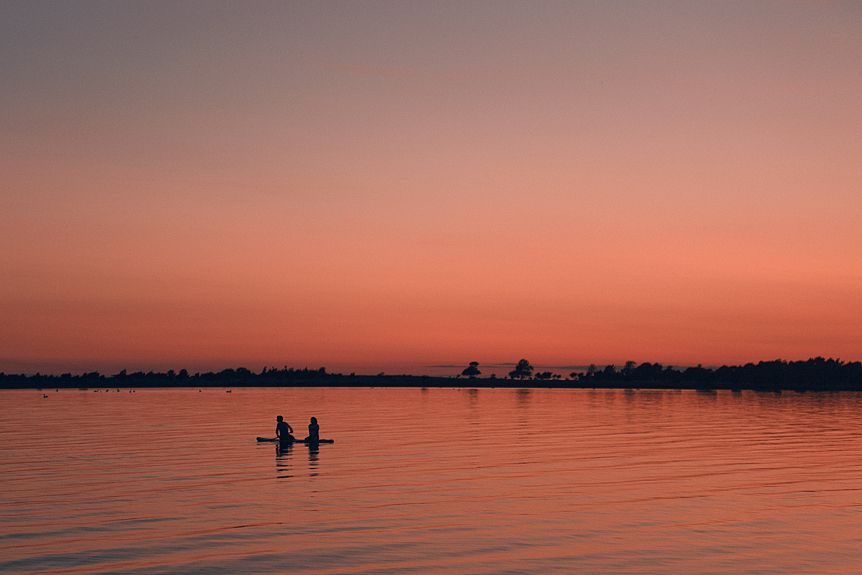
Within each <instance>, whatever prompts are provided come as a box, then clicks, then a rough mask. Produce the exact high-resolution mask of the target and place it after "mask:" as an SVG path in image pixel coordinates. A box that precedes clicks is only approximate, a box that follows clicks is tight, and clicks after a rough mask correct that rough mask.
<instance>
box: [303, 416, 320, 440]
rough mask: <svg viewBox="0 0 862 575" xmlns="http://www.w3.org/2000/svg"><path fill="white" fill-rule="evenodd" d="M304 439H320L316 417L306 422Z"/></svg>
mask: <svg viewBox="0 0 862 575" xmlns="http://www.w3.org/2000/svg"><path fill="white" fill-rule="evenodd" d="M305 440H306V441H313V442H317V441H320V426H319V425H317V418H316V417H312V418H311V423H309V424H308V437H306V438H305Z"/></svg>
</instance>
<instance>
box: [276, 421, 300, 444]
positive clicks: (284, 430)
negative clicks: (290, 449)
mask: <svg viewBox="0 0 862 575" xmlns="http://www.w3.org/2000/svg"><path fill="white" fill-rule="evenodd" d="M275 420H276V421H277V422H278V425H276V426H275V436H276V437H277V438H278V439H279V440H280V441H294V440H295V439H296V438H295V437H294V436H292V435H291V433H293V428H292V427H291V426H290V424H288V423H287V422H286V421H285V420H284V418H283V417H282V416H280V415H279V416H278V417H276V418H275Z"/></svg>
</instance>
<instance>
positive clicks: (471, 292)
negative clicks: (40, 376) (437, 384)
mask: <svg viewBox="0 0 862 575" xmlns="http://www.w3.org/2000/svg"><path fill="white" fill-rule="evenodd" d="M0 55H2V56H0V74H2V77H3V78H4V81H3V82H2V84H0V247H2V250H0V304H2V305H0V371H5V372H7V373H19V372H35V371H41V372H42V373H46V372H48V373H60V372H62V371H68V370H71V371H92V370H100V371H103V372H108V373H112V372H113V371H112V370H119V369H121V368H123V367H127V368H128V369H130V370H137V369H145V370H149V369H168V368H174V369H179V368H181V367H187V368H190V369H191V370H193V371H197V370H210V369H222V368H224V367H236V366H238V365H245V366H247V367H249V368H252V369H254V370H255V371H258V370H259V369H260V368H262V367H263V366H273V365H275V366H282V365H288V366H296V367H303V366H310V367H318V366H321V365H322V366H326V367H327V368H328V369H330V370H335V371H343V372H351V371H356V372H357V373H376V372H378V371H386V372H391V373H394V372H398V373H402V372H408V373H416V374H418V373H425V372H428V371H429V369H430V368H428V367H427V366H432V365H441V364H453V365H461V364H463V365H466V363H467V362H469V361H479V362H480V364H483V365H488V364H496V363H504V362H516V361H517V360H518V359H520V358H522V357H526V358H528V359H529V360H530V361H531V362H532V363H534V364H536V365H543V366H570V365H585V364H589V363H596V364H605V363H616V364H618V365H619V364H621V363H623V362H625V361H627V360H633V361H637V362H639V363H640V362H644V361H650V362H661V363H664V364H666V365H667V364H672V365H691V364H698V363H703V364H704V365H721V364H732V363H733V364H735V363H745V362H748V361H758V360H769V359H775V358H779V357H780V358H784V359H807V358H808V357H812V356H817V355H822V356H827V357H840V358H842V359H844V360H860V359H862V353H860V341H862V338H860V336H862V327H860V326H862V239H860V238H862V233H860V231H862V230H860V224H859V222H860V221H862V186H860V182H862V106H860V105H859V102H860V101H862V5H860V4H859V3H858V2H855V1H851V0H847V1H838V0H835V1H829V0H824V1H822V2H793V1H755V2H751V1H744V2H742V1H741V2H720V3H692V2H682V1H680V2H619V3H615V2H577V3H570V2H547V3H497V2H495V3H487V4H483V3H467V4H466V5H464V4H463V3H448V4H447V3H438V2H433V3H404V2H398V3H385V2H384V3H353V2H344V3H329V2H322V3H308V4H293V3H288V4H287V5H283V4H282V3H267V2H264V3H259V4H253V5H252V6H251V7H247V6H245V5H243V6H239V5H234V4H231V3H225V4H219V3H212V2H207V3H184V4H183V5H182V6H176V5H174V4H172V3H164V4H155V3H146V4H140V5H139V4H131V5H126V4H119V5H118V4H115V3H110V2H105V3H100V2H90V3H72V4H70V3H45V2H5V3H3V4H2V6H0ZM451 371H452V373H457V371H458V370H451ZM501 373H502V371H501Z"/></svg>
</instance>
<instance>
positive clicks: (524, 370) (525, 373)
mask: <svg viewBox="0 0 862 575" xmlns="http://www.w3.org/2000/svg"><path fill="white" fill-rule="evenodd" d="M532 373H533V366H532V365H530V362H529V361H527V360H526V359H522V360H521V361H519V362H518V365H516V366H515V369H513V370H512V371H510V372H509V377H511V378H512V379H527V378H529V377H530V374H532Z"/></svg>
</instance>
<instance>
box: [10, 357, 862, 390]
mask: <svg viewBox="0 0 862 575" xmlns="http://www.w3.org/2000/svg"><path fill="white" fill-rule="evenodd" d="M478 367H479V364H478V362H472V363H471V364H470V366H469V367H467V368H466V369H465V370H464V371H463V372H462V374H461V375H459V376H456V378H451V377H431V376H411V375H385V374H383V373H380V374H378V375H355V374H350V375H342V374H340V373H328V372H327V371H326V369H325V368H323V367H321V368H319V369H308V368H304V369H294V368H288V367H286V366H285V367H284V368H283V369H275V368H263V370H261V372H260V373H255V372H253V371H251V370H249V369H246V368H244V367H239V368H236V369H225V370H223V371H219V372H217V373H215V372H207V373H195V374H194V375H192V374H189V373H188V372H187V371H186V370H185V369H181V370H180V371H179V372H174V370H169V371H168V372H167V373H161V372H152V371H150V372H146V373H144V372H143V371H138V372H135V373H127V372H126V370H123V371H121V372H119V373H117V374H115V375H110V376H106V375H103V374H100V373H99V372H96V371H94V372H91V373H84V374H81V375H72V374H71V373H65V374H62V375H40V374H38V373H37V374H36V375H7V374H4V373H0V389H12V388H30V389H42V388H51V387H54V388H76V387H77V388H82V389H87V388H100V387H105V388H110V387H114V388H117V387H126V388H130V387H233V386H238V387H291V386H295V387H316V386H321V387H454V386H458V387H560V388H652V389H730V390H742V389H754V390H761V391H780V390H795V391H862V363H860V362H858V361H857V362H849V363H845V362H843V361H841V360H838V359H823V358H822V357H817V358H813V359H809V360H807V361H784V360H780V359H779V360H775V361H761V362H759V363H757V364H754V363H748V364H746V365H742V366H722V367H719V368H717V369H711V368H707V367H701V366H698V367H689V368H686V369H675V368H673V367H672V366H669V367H664V366H662V365H661V364H659V363H642V364H640V365H636V364H635V362H631V361H630V362H628V363H626V365H625V366H624V367H622V368H620V369H618V368H616V367H615V366H613V365H608V366H605V367H604V368H602V369H599V368H597V367H595V366H590V368H589V369H588V370H587V371H585V372H571V373H569V374H567V377H566V378H565V379H564V378H563V376H562V375H560V374H556V373H554V372H550V371H544V372H537V373H533V371H534V369H533V367H532V366H531V365H530V364H529V362H528V361H526V360H521V361H520V362H519V363H518V364H517V366H516V368H515V370H513V371H512V372H510V373H509V379H503V378H497V377H496V376H494V375H492V376H490V377H480V375H481V371H480V370H479V369H478Z"/></svg>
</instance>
